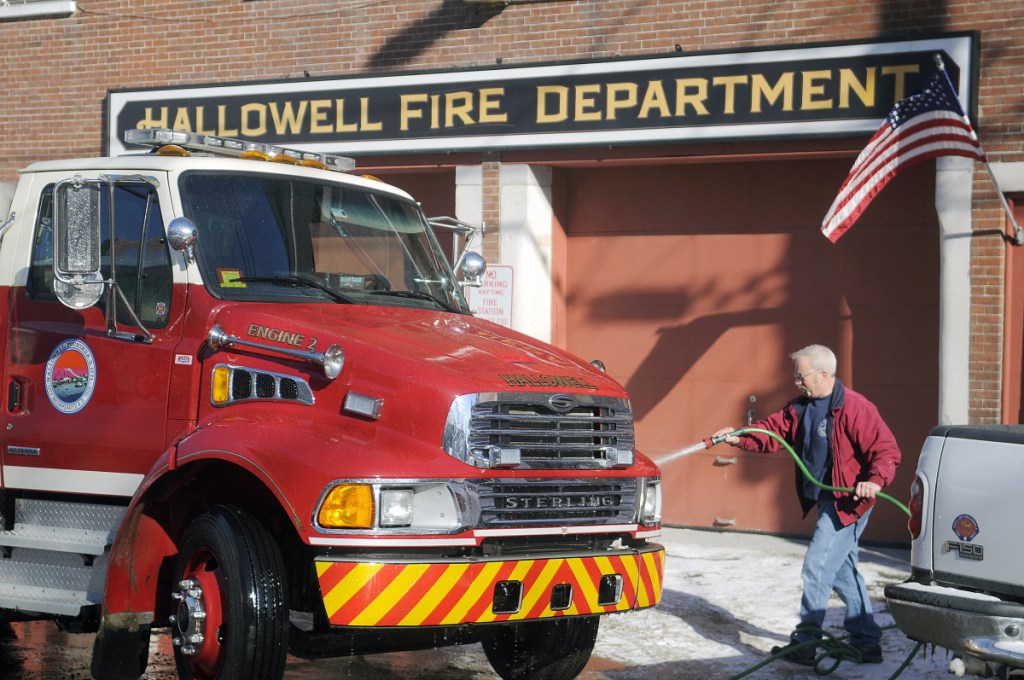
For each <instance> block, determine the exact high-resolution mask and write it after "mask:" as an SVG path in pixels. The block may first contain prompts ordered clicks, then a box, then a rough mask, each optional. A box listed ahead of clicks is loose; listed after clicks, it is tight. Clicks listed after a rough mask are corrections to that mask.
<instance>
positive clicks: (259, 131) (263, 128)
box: [242, 104, 267, 137]
mask: <svg viewBox="0 0 1024 680" xmlns="http://www.w3.org/2000/svg"><path fill="white" fill-rule="evenodd" d="M251 117H255V119H256V122H255V124H253V123H250V122H249V120H250V118H251ZM242 134H243V135H244V136H246V137H262V136H263V135H265V134H267V107H266V105H265V104H243V105H242Z"/></svg>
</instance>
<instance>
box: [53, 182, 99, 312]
mask: <svg viewBox="0 0 1024 680" xmlns="http://www.w3.org/2000/svg"><path fill="white" fill-rule="evenodd" d="M100 191H101V189H100V186H99V185H98V184H95V183H88V182H84V181H83V180H82V179H81V177H76V178H75V179H71V180H62V181H60V182H58V183H57V185H56V186H55V187H54V220H53V233H54V238H53V275H54V279H55V281H54V285H53V292H54V293H55V294H56V295H57V299H58V300H60V301H61V303H63V304H64V305H65V306H67V307H71V308H72V309H85V308H86V307H91V306H93V305H94V304H96V303H97V302H98V301H99V299H100V296H102V295H103V275H102V274H101V272H100V240H101V237H100V223H101V219H102V217H101V215H100Z"/></svg>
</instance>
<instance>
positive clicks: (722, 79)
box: [711, 76, 748, 113]
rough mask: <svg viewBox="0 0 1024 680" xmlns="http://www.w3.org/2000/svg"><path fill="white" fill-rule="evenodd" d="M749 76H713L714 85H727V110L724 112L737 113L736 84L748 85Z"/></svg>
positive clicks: (712, 82)
mask: <svg viewBox="0 0 1024 680" xmlns="http://www.w3.org/2000/svg"><path fill="white" fill-rule="evenodd" d="M747 80H748V78H747V76H716V77H715V78H712V80H711V84H712V85H721V86H723V87H725V110H724V111H723V113H736V86H737V85H746V84H747Z"/></svg>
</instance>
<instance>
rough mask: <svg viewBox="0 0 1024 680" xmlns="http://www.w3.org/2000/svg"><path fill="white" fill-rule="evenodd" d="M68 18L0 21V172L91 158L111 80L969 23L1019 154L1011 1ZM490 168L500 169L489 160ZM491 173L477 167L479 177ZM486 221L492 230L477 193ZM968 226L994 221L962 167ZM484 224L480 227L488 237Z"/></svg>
mask: <svg viewBox="0 0 1024 680" xmlns="http://www.w3.org/2000/svg"><path fill="white" fill-rule="evenodd" d="M78 8H79V10H78V12H77V13H76V14H75V15H74V16H72V17H68V18H58V19H29V20H22V21H14V22H0V44H2V45H4V66H3V69H2V72H3V76H2V78H3V93H2V94H3V107H2V108H0V181H12V180H13V179H15V177H16V170H17V169H18V168H20V167H23V166H24V165H26V164H28V163H29V162H31V161H34V160H38V159H44V158H66V157H74V156H79V155H93V154H97V153H99V152H100V151H101V149H102V142H103V129H104V120H103V115H104V109H105V103H104V97H105V94H106V92H107V90H109V89H115V88H121V87H126V88H138V87H146V86H154V87H164V86H170V85H194V84H201V83H218V82H224V81H240V80H244V81H254V80H276V79H285V78H304V77H306V74H308V75H309V76H311V77H321V76H322V77H337V76H344V75H352V74H365V73H374V72H395V71H404V70H422V69H437V68H445V69H447V68H460V67H469V66H485V65H492V64H497V63H503V64H521V63H536V62H546V61H556V60H568V59H581V58H588V59H589V58H603V57H613V56H627V55H642V54H657V53H664V52H673V51H675V50H676V49H677V47H676V46H677V45H678V46H679V49H682V50H683V51H685V52H696V51H705V50H730V49H737V48H746V47H762V46H772V45H784V44H799V43H806V42H818V41H829V40H861V39H870V38H883V37H892V36H899V35H908V34H913V35H927V34H929V33H937V32H944V31H966V30H972V31H979V32H980V34H981V48H982V50H981V59H980V63H981V73H980V91H979V107H978V116H977V118H978V119H977V120H976V121H975V123H976V125H977V127H978V128H979V132H980V136H981V140H982V144H983V146H984V147H985V149H986V150H987V152H988V153H989V156H990V158H991V159H992V160H998V161H1012V162H1021V161H1024V115H1022V111H1024V96H1022V94H1021V93H1022V92H1024V41H1021V40H1020V28H1021V26H1022V24H1024V7H1022V5H1021V3H1020V1H1019V0H989V1H987V2H984V3H979V2H975V1H974V0H945V1H943V0H878V1H876V2H850V1H849V0H806V1H799V0H794V1H792V2H778V1H775V0H773V1H768V0H765V1H763V2H751V1H750V0H705V1H703V2H690V1H682V0H675V1H670V0H561V1H554V0H552V1H547V2H539V1H537V0H513V1H512V2H511V3H510V4H509V5H508V6H506V7H503V8H501V7H499V8H488V7H486V6H480V5H468V4H465V3H464V2H462V0H415V1H412V0H346V1H345V2H338V1H337V0H215V1H211V0H202V1H200V0H79V2H78ZM495 167H496V166H495ZM495 167H491V166H490V161H489V162H488V165H487V166H485V172H488V173H491V174H493V173H494V172H496V170H495ZM488 205H489V206H490V207H489V208H487V210H489V211H490V212H488V214H487V215H486V217H487V218H488V220H487V221H488V223H489V224H491V225H496V224H497V215H496V212H495V211H496V208H495V207H493V206H494V205H496V203H494V202H489V203H488ZM974 222H975V223H974V228H975V230H976V231H983V232H988V231H989V230H993V229H999V228H1002V226H1003V225H1004V222H1003V218H1002V215H1001V213H1000V208H999V205H998V202H997V201H996V198H995V194H994V193H993V191H992V188H991V184H990V182H989V179H988V176H987V174H986V173H985V172H984V169H983V168H982V167H981V166H980V165H979V166H978V168H977V172H976V175H975V213H974ZM497 238H498V235H497V234H495V233H493V232H492V234H491V235H490V236H489V237H488V239H489V241H488V246H486V247H485V250H486V249H488V248H494V247H495V246H494V245H493V244H494V243H496V241H495V239H497ZM1004 252H1005V246H1004V245H1003V244H1002V241H1001V240H1000V239H999V238H998V237H997V236H984V235H982V236H978V237H976V239H975V241H974V254H973V261H972V264H973V267H972V285H973V290H974V302H973V306H974V307H973V309H972V315H971V332H972V348H973V350H972V352H973V353H972V357H971V362H972V363H971V375H972V380H971V412H972V416H971V419H972V421H975V422H991V421H994V420H998V418H999V403H1000V392H999V388H1000V371H1001V362H1002V357H1001V347H1002V345H1001V343H1002V330H1001V329H1002V314H1003V310H1002V271H1003V255H1004Z"/></svg>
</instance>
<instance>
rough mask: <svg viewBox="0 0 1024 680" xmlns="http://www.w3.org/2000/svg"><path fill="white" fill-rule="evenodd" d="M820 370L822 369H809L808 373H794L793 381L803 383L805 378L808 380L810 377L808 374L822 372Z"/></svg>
mask: <svg viewBox="0 0 1024 680" xmlns="http://www.w3.org/2000/svg"><path fill="white" fill-rule="evenodd" d="M820 372H821V371H807V372H806V373H794V374H793V382H798V383H802V382H803V381H804V380H806V379H807V378H808V376H812V375H814V374H815V373H820Z"/></svg>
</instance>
